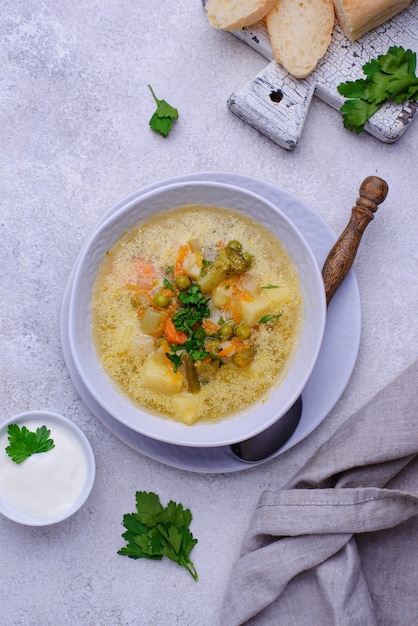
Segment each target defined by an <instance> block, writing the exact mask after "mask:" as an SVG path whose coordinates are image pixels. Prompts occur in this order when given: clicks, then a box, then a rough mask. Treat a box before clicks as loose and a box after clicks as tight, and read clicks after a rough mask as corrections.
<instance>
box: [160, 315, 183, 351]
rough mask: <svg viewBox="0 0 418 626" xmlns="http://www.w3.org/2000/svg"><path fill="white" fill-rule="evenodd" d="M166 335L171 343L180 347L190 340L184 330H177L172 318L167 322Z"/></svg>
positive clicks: (165, 326)
mask: <svg viewBox="0 0 418 626" xmlns="http://www.w3.org/2000/svg"><path fill="white" fill-rule="evenodd" d="M164 335H165V336H166V338H167V340H168V341H169V342H170V343H175V344H177V345H179V346H180V345H182V344H183V343H185V342H186V341H187V339H188V336H187V335H186V333H184V332H183V331H182V330H177V328H176V327H175V325H174V322H173V320H172V319H171V317H169V318H168V319H167V320H166V322H165V325H164Z"/></svg>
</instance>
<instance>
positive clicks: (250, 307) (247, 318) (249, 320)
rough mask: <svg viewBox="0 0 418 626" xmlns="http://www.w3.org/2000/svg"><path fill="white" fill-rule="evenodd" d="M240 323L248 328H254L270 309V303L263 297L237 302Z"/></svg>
mask: <svg viewBox="0 0 418 626" xmlns="http://www.w3.org/2000/svg"><path fill="white" fill-rule="evenodd" d="M238 307H239V310H240V313H241V317H242V321H243V322H244V324H248V326H255V325H256V324H258V322H259V320H260V318H261V317H263V315H265V314H266V313H267V312H268V311H269V309H271V301H270V300H269V299H268V298H266V297H265V296H264V295H261V296H258V297H257V298H254V299H252V300H238Z"/></svg>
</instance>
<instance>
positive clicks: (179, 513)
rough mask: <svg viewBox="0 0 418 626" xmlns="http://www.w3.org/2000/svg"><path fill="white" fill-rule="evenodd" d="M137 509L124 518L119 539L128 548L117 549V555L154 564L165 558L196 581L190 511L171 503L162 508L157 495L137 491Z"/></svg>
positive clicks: (194, 543)
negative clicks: (125, 543)
mask: <svg viewBox="0 0 418 626" xmlns="http://www.w3.org/2000/svg"><path fill="white" fill-rule="evenodd" d="M136 509H137V510H136V512H135V513H130V514H126V515H124V516H123V525H124V526H125V528H126V529H127V530H126V532H124V533H123V534H122V537H123V538H124V539H126V541H127V545H126V546H124V547H123V548H121V549H120V550H118V554H122V555H125V556H129V557H130V558H131V559H140V558H145V559H152V560H157V561H160V560H161V559H162V558H163V557H164V556H166V557H167V558H169V559H171V560H172V561H174V563H177V564H178V565H180V566H181V567H184V568H185V569H186V570H187V571H188V572H189V574H190V575H191V576H192V577H193V579H194V580H195V581H197V579H198V575H197V571H196V568H195V566H194V564H193V562H192V561H191V559H190V553H191V551H192V550H193V548H194V546H195V545H196V543H197V539H194V537H193V535H192V533H191V532H190V529H189V526H190V523H191V521H192V514H191V512H190V510H189V509H184V508H183V505H182V504H177V503H176V502H173V501H172V500H170V502H169V503H168V504H167V506H166V507H165V508H164V507H163V506H162V504H161V502H160V499H159V497H158V496H157V494H155V493H153V492H146V491H137V492H136Z"/></svg>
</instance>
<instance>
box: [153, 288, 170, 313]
mask: <svg viewBox="0 0 418 626" xmlns="http://www.w3.org/2000/svg"><path fill="white" fill-rule="evenodd" d="M152 301H153V302H154V304H155V306H159V307H162V308H163V309H166V308H167V307H168V305H169V304H170V298H169V297H168V296H167V295H166V294H165V293H163V292H162V291H159V292H158V293H156V294H155V296H154V297H153V299H152Z"/></svg>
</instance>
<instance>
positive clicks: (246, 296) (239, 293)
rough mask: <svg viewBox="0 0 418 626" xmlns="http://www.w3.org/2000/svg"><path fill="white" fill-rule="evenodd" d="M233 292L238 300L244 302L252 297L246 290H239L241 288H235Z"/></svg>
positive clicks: (250, 300) (251, 299)
mask: <svg viewBox="0 0 418 626" xmlns="http://www.w3.org/2000/svg"><path fill="white" fill-rule="evenodd" d="M234 294H235V295H236V297H237V298H238V300H243V301H244V302H252V301H253V300H254V298H252V297H251V296H250V294H249V293H247V292H246V291H241V289H235V291H234Z"/></svg>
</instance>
